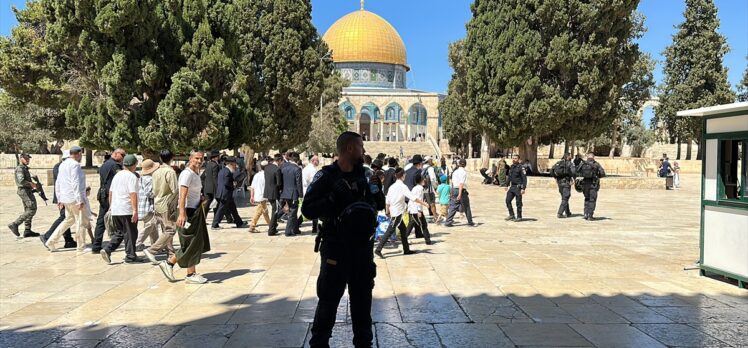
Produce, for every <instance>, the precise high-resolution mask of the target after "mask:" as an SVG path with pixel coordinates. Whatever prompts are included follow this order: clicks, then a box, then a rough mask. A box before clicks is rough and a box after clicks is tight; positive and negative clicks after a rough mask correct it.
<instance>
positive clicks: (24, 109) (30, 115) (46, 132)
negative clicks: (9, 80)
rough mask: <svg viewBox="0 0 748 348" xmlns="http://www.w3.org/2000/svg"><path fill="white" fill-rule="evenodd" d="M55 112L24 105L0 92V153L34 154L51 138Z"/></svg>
mask: <svg viewBox="0 0 748 348" xmlns="http://www.w3.org/2000/svg"><path fill="white" fill-rule="evenodd" d="M55 113H56V111H55V110H53V109H49V108H44V107H41V106H38V105H35V104H24V103H21V102H20V101H19V100H17V99H14V98H12V97H11V96H9V95H8V94H7V93H4V92H0V124H2V125H3V126H2V127H0V151H3V152H8V153H19V152H21V151H28V152H34V153H36V152H37V151H38V150H39V147H40V144H41V145H43V146H46V144H47V141H48V140H50V139H51V138H52V137H51V136H52V132H51V131H50V126H51V124H50V121H51V120H52V119H53V118H54V117H55V116H57V115H56V114H55Z"/></svg>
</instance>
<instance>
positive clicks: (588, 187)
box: [577, 152, 605, 221]
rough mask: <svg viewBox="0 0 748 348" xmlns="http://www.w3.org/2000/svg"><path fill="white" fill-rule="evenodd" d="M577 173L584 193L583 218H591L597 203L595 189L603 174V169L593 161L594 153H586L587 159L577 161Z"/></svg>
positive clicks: (598, 185)
mask: <svg viewBox="0 0 748 348" xmlns="http://www.w3.org/2000/svg"><path fill="white" fill-rule="evenodd" d="M577 173H578V175H579V176H581V177H582V193H583V194H584V219H585V220H587V221H592V220H593V217H592V216H593V215H594V214H595V206H596V204H597V191H599V190H600V178H602V177H604V176H605V170H603V167H602V166H601V165H600V163H597V161H595V154H594V153H592V152H588V153H587V160H586V161H582V162H581V163H579V166H578V167H577Z"/></svg>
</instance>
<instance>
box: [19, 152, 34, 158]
mask: <svg viewBox="0 0 748 348" xmlns="http://www.w3.org/2000/svg"><path fill="white" fill-rule="evenodd" d="M19 156H20V157H23V158H26V159H29V158H31V155H29V154H27V153H25V152H21V154H20V155H19Z"/></svg>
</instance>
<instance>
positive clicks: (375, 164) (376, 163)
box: [371, 159, 384, 169]
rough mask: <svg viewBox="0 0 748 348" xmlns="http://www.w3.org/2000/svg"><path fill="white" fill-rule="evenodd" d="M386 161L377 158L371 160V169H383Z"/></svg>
mask: <svg viewBox="0 0 748 348" xmlns="http://www.w3.org/2000/svg"><path fill="white" fill-rule="evenodd" d="M383 165H384V163H382V160H379V159H375V160H374V161H373V162H371V169H382V166H383Z"/></svg>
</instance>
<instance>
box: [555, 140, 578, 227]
mask: <svg viewBox="0 0 748 348" xmlns="http://www.w3.org/2000/svg"><path fill="white" fill-rule="evenodd" d="M551 175H552V176H553V177H554V178H556V184H558V193H560V194H561V205H560V206H559V207H558V213H557V214H556V217H558V218H559V219H563V218H567V217H571V210H570V209H569V197H571V185H572V184H573V183H574V177H576V175H577V169H576V167H574V162H572V160H571V154H570V153H568V152H567V153H565V154H564V158H563V159H561V160H560V161H558V162H556V164H554V165H553V167H552V168H551ZM564 214H566V215H564Z"/></svg>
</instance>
